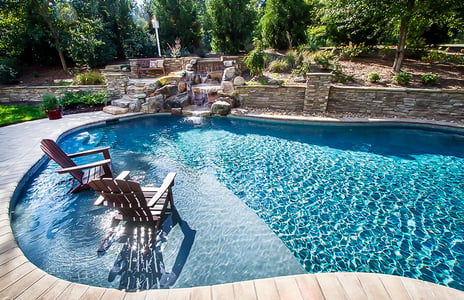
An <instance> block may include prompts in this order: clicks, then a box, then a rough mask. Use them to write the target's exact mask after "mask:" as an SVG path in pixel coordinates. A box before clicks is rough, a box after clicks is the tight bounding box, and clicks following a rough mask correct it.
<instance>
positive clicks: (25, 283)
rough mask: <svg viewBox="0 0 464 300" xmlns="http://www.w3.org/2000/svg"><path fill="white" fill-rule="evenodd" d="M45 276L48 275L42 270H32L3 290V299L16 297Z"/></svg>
mask: <svg viewBox="0 0 464 300" xmlns="http://www.w3.org/2000/svg"><path fill="white" fill-rule="evenodd" d="M43 276H46V275H45V273H44V272H43V271H42V270H40V269H34V270H32V271H31V272H29V273H27V274H26V275H24V276H23V277H21V278H19V279H18V280H17V281H16V282H15V283H14V284H12V285H10V286H9V287H7V288H6V289H4V290H2V291H1V295H2V297H3V299H15V298H16V297H18V296H19V295H21V294H22V293H23V292H24V291H25V290H27V289H28V288H29V287H31V286H32V285H33V284H34V283H35V282H37V281H38V280H39V279H40V278H41V277H43Z"/></svg>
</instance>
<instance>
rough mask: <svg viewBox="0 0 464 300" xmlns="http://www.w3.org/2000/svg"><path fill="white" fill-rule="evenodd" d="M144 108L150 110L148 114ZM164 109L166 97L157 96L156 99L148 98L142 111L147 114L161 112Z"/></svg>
mask: <svg viewBox="0 0 464 300" xmlns="http://www.w3.org/2000/svg"><path fill="white" fill-rule="evenodd" d="M144 106H145V109H146V110H148V112H145V111H144ZM163 109H164V96H163V95H156V96H154V97H149V98H147V102H146V103H144V104H143V105H142V111H143V112H145V113H150V114H152V113H155V112H159V111H161V110H163Z"/></svg>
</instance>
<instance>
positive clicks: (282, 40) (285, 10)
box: [260, 0, 311, 49]
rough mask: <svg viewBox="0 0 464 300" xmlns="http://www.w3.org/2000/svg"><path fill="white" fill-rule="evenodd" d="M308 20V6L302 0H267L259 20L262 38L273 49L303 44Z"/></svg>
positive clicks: (289, 47)
mask: <svg viewBox="0 0 464 300" xmlns="http://www.w3.org/2000/svg"><path fill="white" fill-rule="evenodd" d="M310 20H311V18H310V6H309V5H308V4H307V3H306V2H305V1H303V0H268V1H266V7H265V11H264V15H263V17H262V18H261V21H260V22H261V28H262V36H263V40H264V42H265V44H266V45H269V46H270V47H272V48H274V49H291V48H293V47H296V46H298V45H301V44H304V43H305V42H306V32H305V30H306V27H307V26H308V25H309V21H310Z"/></svg>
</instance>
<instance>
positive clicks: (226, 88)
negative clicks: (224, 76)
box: [221, 81, 234, 94]
mask: <svg viewBox="0 0 464 300" xmlns="http://www.w3.org/2000/svg"><path fill="white" fill-rule="evenodd" d="M221 89H222V91H223V92H224V93H226V94H230V93H233V92H234V84H233V83H232V82H230V81H223V82H221Z"/></svg>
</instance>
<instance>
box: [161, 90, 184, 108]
mask: <svg viewBox="0 0 464 300" xmlns="http://www.w3.org/2000/svg"><path fill="white" fill-rule="evenodd" d="M187 105H189V101H188V94H187V93H182V94H179V95H176V96H171V97H169V98H166V101H165V102H164V107H165V108H166V109H171V108H182V107H185V106H187Z"/></svg>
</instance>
